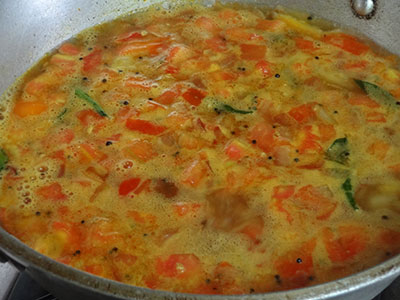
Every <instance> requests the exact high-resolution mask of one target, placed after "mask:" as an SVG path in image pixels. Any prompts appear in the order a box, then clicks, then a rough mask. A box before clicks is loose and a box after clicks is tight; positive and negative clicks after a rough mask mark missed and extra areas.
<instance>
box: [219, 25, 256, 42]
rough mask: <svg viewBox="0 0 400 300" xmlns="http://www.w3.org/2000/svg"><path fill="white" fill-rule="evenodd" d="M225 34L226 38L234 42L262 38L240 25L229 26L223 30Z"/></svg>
mask: <svg viewBox="0 0 400 300" xmlns="http://www.w3.org/2000/svg"><path fill="white" fill-rule="evenodd" d="M225 35H226V37H227V39H229V40H233V41H236V42H242V41H252V40H259V41H263V40H264V38H263V37H262V36H261V35H258V34H256V33H252V32H250V31H247V30H246V29H245V28H241V27H233V28H229V29H227V30H226V31H225Z"/></svg>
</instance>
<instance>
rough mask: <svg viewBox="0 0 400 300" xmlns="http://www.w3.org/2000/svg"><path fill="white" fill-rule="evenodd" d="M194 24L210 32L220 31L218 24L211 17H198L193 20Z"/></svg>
mask: <svg viewBox="0 0 400 300" xmlns="http://www.w3.org/2000/svg"><path fill="white" fill-rule="evenodd" d="M195 24H196V25H197V26H198V27H200V28H202V29H204V30H206V31H208V32H210V33H218V32H220V30H221V29H220V28H219V27H218V25H217V24H216V23H215V22H214V20H213V19H210V18H207V17H200V18H198V19H197V20H196V21H195Z"/></svg>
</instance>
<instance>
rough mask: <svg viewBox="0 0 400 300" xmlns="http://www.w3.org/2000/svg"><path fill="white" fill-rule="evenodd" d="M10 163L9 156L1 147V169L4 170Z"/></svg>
mask: <svg viewBox="0 0 400 300" xmlns="http://www.w3.org/2000/svg"><path fill="white" fill-rule="evenodd" d="M7 163H8V156H7V154H6V153H5V152H4V150H3V149H1V148H0V171H2V170H3V169H4V168H5V167H6V164H7Z"/></svg>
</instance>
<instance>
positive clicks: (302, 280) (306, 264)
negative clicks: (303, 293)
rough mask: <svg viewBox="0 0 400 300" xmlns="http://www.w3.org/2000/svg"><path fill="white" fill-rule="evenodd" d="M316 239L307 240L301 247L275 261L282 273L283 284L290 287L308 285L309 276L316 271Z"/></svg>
mask: <svg viewBox="0 0 400 300" xmlns="http://www.w3.org/2000/svg"><path fill="white" fill-rule="evenodd" d="M315 246H316V240H315V239H312V240H310V241H308V242H306V243H305V244H304V245H303V246H302V247H301V248H300V249H298V250H293V251H289V252H288V253H286V254H285V255H283V256H281V257H279V258H278V259H277V260H276V261H275V268H276V270H277V271H278V274H279V275H280V278H281V280H282V284H283V285H285V286H286V287H288V288H299V287H303V286H306V285H307V284H308V283H309V282H310V280H309V277H310V276H311V275H313V273H314V263H313V257H312V253H313V251H314V249H315Z"/></svg>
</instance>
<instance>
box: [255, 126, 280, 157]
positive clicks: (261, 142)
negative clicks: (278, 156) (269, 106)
mask: <svg viewBox="0 0 400 300" xmlns="http://www.w3.org/2000/svg"><path fill="white" fill-rule="evenodd" d="M249 138H250V140H251V141H253V140H255V141H256V146H257V147H259V148H260V149H261V150H263V151H264V152H267V153H268V152H271V150H272V148H273V147H274V145H273V144H274V129H273V128H272V126H271V125H269V124H267V123H258V124H257V125H256V126H254V127H253V128H252V129H251V131H250V135H249Z"/></svg>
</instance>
